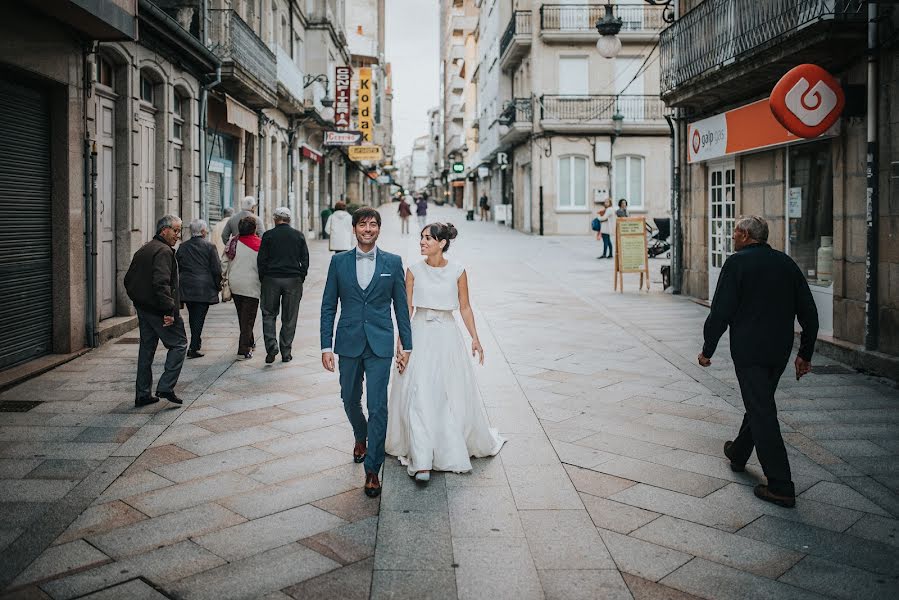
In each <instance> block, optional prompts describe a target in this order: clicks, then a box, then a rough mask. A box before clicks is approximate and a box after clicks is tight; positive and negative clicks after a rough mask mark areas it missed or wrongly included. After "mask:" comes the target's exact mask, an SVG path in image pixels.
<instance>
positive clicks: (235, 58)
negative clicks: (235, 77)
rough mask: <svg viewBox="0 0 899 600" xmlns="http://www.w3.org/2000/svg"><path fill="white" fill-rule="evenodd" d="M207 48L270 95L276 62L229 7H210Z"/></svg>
mask: <svg viewBox="0 0 899 600" xmlns="http://www.w3.org/2000/svg"><path fill="white" fill-rule="evenodd" d="M209 16H210V27H209V37H210V39H212V44H211V45H210V48H209V49H210V50H212V52H213V53H214V54H215V55H216V56H218V57H219V58H220V59H222V62H223V63H224V64H223V66H224V67H227V66H228V63H232V65H233V66H234V67H236V68H238V69H240V70H241V71H242V72H243V74H244V75H246V76H249V77H250V78H252V79H255V80H256V82H257V83H258V84H259V85H261V86H262V87H263V88H265V89H264V90H262V91H264V92H265V93H266V94H268V95H271V94H274V93H276V90H277V79H278V74H277V62H276V61H275V54H274V53H273V52H272V51H271V50H269V48H268V46H266V45H265V42H263V41H262V40H261V39H259V36H258V35H256V32H255V31H253V28H252V27H250V26H249V25H247V24H246V22H245V21H244V20H243V19H241V18H240V15H238V14H237V12H235V11H234V10H232V9H210V10H209Z"/></svg>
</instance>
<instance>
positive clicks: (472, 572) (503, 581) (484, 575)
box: [375, 537, 544, 600]
mask: <svg viewBox="0 0 899 600" xmlns="http://www.w3.org/2000/svg"><path fill="white" fill-rule="evenodd" d="M378 551H380V547H379V548H378ZM452 554H453V556H454V557H455V561H456V563H457V564H458V565H459V566H458V568H456V590H457V593H458V597H459V599H460V600H479V599H481V598H516V599H521V600H531V599H535V600H536V599H541V598H543V597H544V593H543V588H542V586H541V584H540V577H539V575H538V573H537V569H536V567H535V566H534V561H533V559H532V558H531V555H530V552H529V551H528V547H527V546H525V545H524V544H522V543H521V542H520V541H519V540H516V539H514V538H501V537H497V538H486V539H485V538H455V539H454V540H453V548H452ZM375 564H376V566H377V562H376V563H375ZM497 566H498V567H499V568H498V569H497V568H496V567H497Z"/></svg>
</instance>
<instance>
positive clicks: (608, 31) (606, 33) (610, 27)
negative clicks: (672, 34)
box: [596, 0, 674, 58]
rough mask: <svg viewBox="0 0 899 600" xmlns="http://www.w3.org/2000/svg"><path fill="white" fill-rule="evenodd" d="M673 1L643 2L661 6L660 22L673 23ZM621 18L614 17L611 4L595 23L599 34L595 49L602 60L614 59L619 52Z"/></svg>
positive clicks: (656, 0) (645, 0) (653, 0)
mask: <svg viewBox="0 0 899 600" xmlns="http://www.w3.org/2000/svg"><path fill="white" fill-rule="evenodd" d="M673 1H674V0H643V2H645V3H646V4H649V5H651V6H661V7H663V8H662V20H663V21H664V22H665V23H674V8H673V7H672V2H673ZM623 24H624V23H623V21H622V20H621V17H616V16H615V12H614V9H613V7H612V4H611V2H610V3H608V4H606V14H605V15H603V17H602V18H601V19H599V20H597V21H596V31H598V32H599V40H598V41H597V42H596V49H597V50H598V51H599V55H600V56H602V57H603V58H615V57H616V56H618V53H619V52H620V51H621V40H620V39H618V32H620V31H621V26H622V25H623Z"/></svg>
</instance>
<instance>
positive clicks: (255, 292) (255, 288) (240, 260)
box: [222, 215, 262, 359]
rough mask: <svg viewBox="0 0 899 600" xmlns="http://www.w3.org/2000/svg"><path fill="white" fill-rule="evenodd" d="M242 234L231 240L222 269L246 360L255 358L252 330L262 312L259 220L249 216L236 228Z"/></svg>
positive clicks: (241, 350) (238, 350) (239, 344)
mask: <svg viewBox="0 0 899 600" xmlns="http://www.w3.org/2000/svg"><path fill="white" fill-rule="evenodd" d="M237 232H238V234H239V235H237V236H234V237H232V238H231V241H230V242H228V249H227V250H225V254H224V255H223V257H222V269H224V271H225V279H227V281H228V286H229V287H230V288H231V299H232V300H234V308H235V309H236V310H237V322H238V324H239V326H240V338H239V340H238V342H237V353H238V354H239V355H240V356H243V357H244V358H246V359H250V358H253V349H254V348H255V347H256V339H255V337H254V336H253V327H254V326H255V325H256V313H257V312H258V310H259V295H260V292H261V288H262V285H261V283H260V281H259V267H258V266H257V257H258V255H259V246H261V245H262V240H261V239H259V236H258V235H256V217H255V216H254V215H247V216H245V217H244V218H242V219H241V220H240V223H238V225H237Z"/></svg>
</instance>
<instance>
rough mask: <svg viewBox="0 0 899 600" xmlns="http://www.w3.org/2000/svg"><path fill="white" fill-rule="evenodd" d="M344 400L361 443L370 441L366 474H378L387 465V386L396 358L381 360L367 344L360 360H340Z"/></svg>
mask: <svg viewBox="0 0 899 600" xmlns="http://www.w3.org/2000/svg"><path fill="white" fill-rule="evenodd" d="M339 358H340V360H339V361H338V366H339V368H340V397H341V398H342V399H343V408H344V410H345V411H346V416H347V418H348V419H349V420H350V425H352V426H353V436H354V437H355V438H356V441H357V442H364V441H365V440H366V438H367V439H368V448H367V450H366V452H365V472H366V473H378V472H379V471H380V470H381V465H382V464H384V440H385V438H386V437H387V383H388V382H389V381H390V367H391V364H392V363H393V358H392V357H386V358H385V357H382V356H377V355H376V354H375V353H374V352H373V351H372V349H371V346H369V345H368V344H367V343H366V344H365V350H363V351H362V354H361V355H360V356H340V357H339ZM363 380H365V381H366V388H365V389H366V396H367V399H368V422H366V420H365V415H364V414H363V413H362V383H363Z"/></svg>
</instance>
